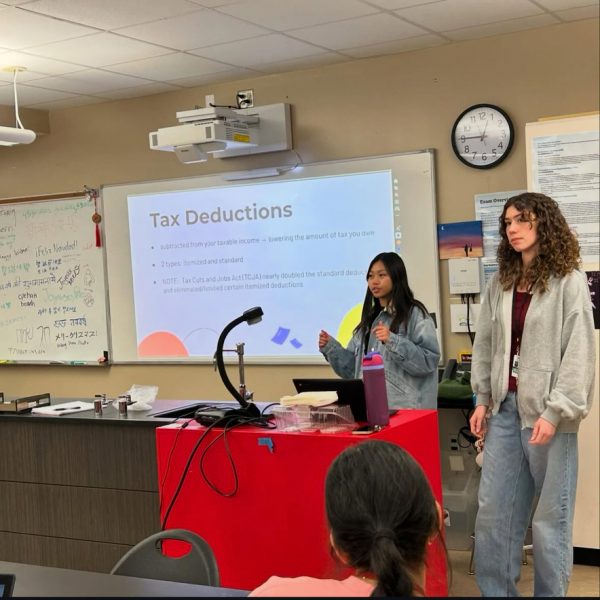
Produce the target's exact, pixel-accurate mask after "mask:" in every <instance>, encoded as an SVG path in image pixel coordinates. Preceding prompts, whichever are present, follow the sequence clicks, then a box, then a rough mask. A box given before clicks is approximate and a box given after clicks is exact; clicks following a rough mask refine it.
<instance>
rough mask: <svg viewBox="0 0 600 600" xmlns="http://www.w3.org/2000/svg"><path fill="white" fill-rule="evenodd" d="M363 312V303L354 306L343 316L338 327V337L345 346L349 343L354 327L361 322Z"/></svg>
mask: <svg viewBox="0 0 600 600" xmlns="http://www.w3.org/2000/svg"><path fill="white" fill-rule="evenodd" d="M361 313H362V304H357V305H356V306H353V307H352V308H351V309H350V310H349V311H348V312H347V313H346V314H345V315H344V317H343V319H342V322H341V323H340V326H339V327H338V330H337V334H336V336H335V337H336V339H337V341H338V342H339V343H340V344H341V345H342V346H344V347H346V346H347V345H348V342H349V341H350V338H351V337H352V332H353V331H354V328H355V327H356V326H357V325H358V324H359V323H360V315H361Z"/></svg>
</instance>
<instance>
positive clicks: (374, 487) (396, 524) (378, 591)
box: [325, 440, 439, 596]
mask: <svg viewBox="0 0 600 600" xmlns="http://www.w3.org/2000/svg"><path fill="white" fill-rule="evenodd" d="M325 503H326V509H327V518H328V520H329V526H330V528H331V532H332V537H333V541H334V544H335V546H336V548H337V550H338V551H339V552H340V553H341V554H342V555H343V556H344V558H345V560H346V561H347V562H348V564H349V566H351V567H353V568H355V569H356V570H357V571H358V572H363V573H368V574H370V576H374V577H375V578H376V579H377V581H378V584H377V587H376V588H375V591H374V592H373V595H374V596H412V595H414V592H415V591H419V592H422V590H420V588H419V587H418V585H417V584H416V582H415V580H414V576H415V575H416V574H418V573H419V572H420V571H421V569H422V568H423V567H424V564H425V555H426V552H427V542H428V541H429V539H430V537H431V536H432V535H434V534H435V533H436V532H437V531H438V529H439V524H438V516H437V507H436V503H435V498H434V497H433V493H432V491H431V488H430V486H429V482H428V481H427V478H426V477H425V474H424V473H423V470H422V469H421V467H420V466H419V465H418V464H417V463H416V461H415V460H414V459H413V458H412V457H411V456H410V455H409V454H408V453H407V452H406V451H405V450H403V449H402V448H400V446H397V445H395V444H391V443H389V442H382V441H375V440H373V441H367V442H362V443H359V444H356V445H355V446H352V447H350V448H348V449H346V450H345V451H344V452H342V453H341V454H340V455H339V456H338V457H337V458H336V459H335V461H334V462H333V464H332V465H331V467H330V469H329V472H328V474H327V479H326V482H325Z"/></svg>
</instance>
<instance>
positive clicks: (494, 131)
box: [451, 104, 515, 169]
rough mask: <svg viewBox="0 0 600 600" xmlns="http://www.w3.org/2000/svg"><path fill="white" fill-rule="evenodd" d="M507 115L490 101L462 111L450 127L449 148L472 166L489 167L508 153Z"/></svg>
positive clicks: (509, 126) (510, 141)
mask: <svg viewBox="0 0 600 600" xmlns="http://www.w3.org/2000/svg"><path fill="white" fill-rule="evenodd" d="M514 138H515V135H514V128H513V124H512V121H511V120H510V117H509V116H508V115H507V114H506V113H505V112H504V111H503V110H502V109H501V108H499V107H498V106H494V105H493V104H474V105H473V106H470V107H469V108H467V109H466V110H465V111H463V112H462V113H461V114H460V115H459V116H458V118H457V119H456V121H455V123H454V127H453V128H452V136H451V140H452V149H453V150H454V153H455V154H456V156H457V157H458V159H459V160H460V161H461V162H463V163H464V164H465V165H467V166H469V167H473V168H474V169H491V168H492V167H495V166H496V165H499V164H500V163H501V162H502V161H503V160H504V159H505V158H506V157H507V156H508V154H509V153H510V151H511V148H512V145H513V141H514Z"/></svg>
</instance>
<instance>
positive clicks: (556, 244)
mask: <svg viewBox="0 0 600 600" xmlns="http://www.w3.org/2000/svg"><path fill="white" fill-rule="evenodd" d="M511 206H514V208H516V209H517V210H518V211H520V212H521V214H522V217H521V218H522V219H524V220H526V221H529V226H530V227H533V221H537V224H538V225H537V236H538V237H537V239H538V247H539V250H538V254H537V256H536V257H535V258H534V259H533V261H532V262H531V264H530V265H529V266H528V267H527V269H526V270H525V271H523V262H522V261H521V253H520V252H516V251H515V250H513V248H512V246H511V245H510V243H509V241H508V236H507V235H506V223H505V222H504V219H505V216H506V211H507V210H508V209H509V208H510V207H511ZM500 236H501V240H500V244H499V245H498V268H499V277H500V284H501V285H502V287H503V288H504V289H505V290H508V289H510V288H511V287H513V286H515V285H517V284H518V283H519V282H520V281H521V282H522V283H524V284H525V285H526V287H527V288H529V289H530V290H533V289H537V290H539V291H541V292H545V291H546V290H547V289H548V281H549V279H550V278H551V277H564V276H565V275H567V274H568V273H571V271H574V270H575V269H577V268H578V267H579V265H580V263H581V258H580V255H579V242H578V241H577V238H576V237H575V234H574V233H573V232H572V231H571V229H570V228H569V225H568V223H567V221H566V219H565V217H564V215H563V214H562V212H561V211H560V208H559V207H558V203H557V202H556V201H555V200H553V199H552V198H549V197H548V196H546V195H544V194H536V193H533V192H525V193H523V194H519V195H518V196H513V197H512V198H509V199H508V200H507V201H506V204H505V205H504V209H503V210H502V215H500Z"/></svg>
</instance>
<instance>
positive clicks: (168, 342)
mask: <svg viewBox="0 0 600 600" xmlns="http://www.w3.org/2000/svg"><path fill="white" fill-rule="evenodd" d="M138 356H189V354H188V351H187V348H186V347H185V345H184V343H183V342H182V341H181V340H180V339H179V338H178V337H177V336H176V335H175V334H174V333H171V332H170V331H155V332H153V333H151V334H150V335H147V336H146V337H145V338H144V339H143V340H142V341H141V342H140V343H139V344H138Z"/></svg>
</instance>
